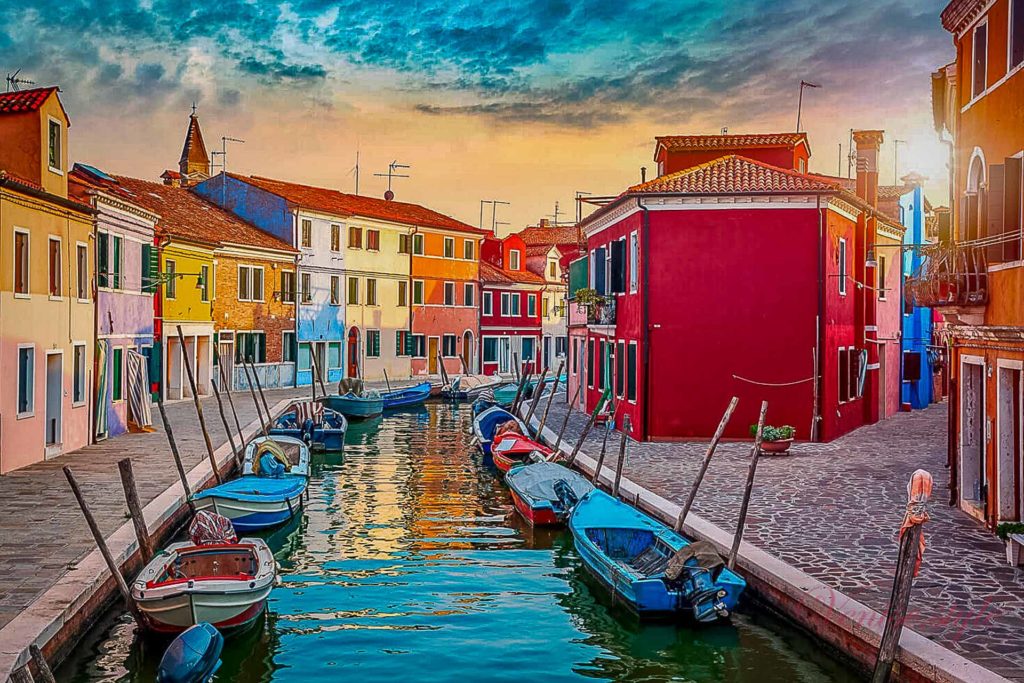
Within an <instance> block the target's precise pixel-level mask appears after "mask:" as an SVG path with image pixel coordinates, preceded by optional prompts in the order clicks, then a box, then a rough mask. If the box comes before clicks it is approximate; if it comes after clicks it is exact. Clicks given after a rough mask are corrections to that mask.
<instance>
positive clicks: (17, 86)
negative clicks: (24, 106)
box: [4, 69, 36, 92]
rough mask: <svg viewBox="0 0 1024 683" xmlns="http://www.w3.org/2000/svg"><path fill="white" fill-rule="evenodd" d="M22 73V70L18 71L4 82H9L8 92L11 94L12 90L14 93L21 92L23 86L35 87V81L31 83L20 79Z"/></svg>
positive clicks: (9, 75)
mask: <svg viewBox="0 0 1024 683" xmlns="http://www.w3.org/2000/svg"><path fill="white" fill-rule="evenodd" d="M20 73H21V69H18V70H17V71H15V72H14V73H8V74H7V78H6V79H4V80H6V81H7V92H11V91H12V90H13V91H14V92H18V91H19V90H21V86H23V85H35V84H36V82H35V81H30V80H28V79H27V78H20V77H19V76H18V74H20Z"/></svg>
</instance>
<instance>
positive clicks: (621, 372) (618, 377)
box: [615, 341, 626, 398]
mask: <svg viewBox="0 0 1024 683" xmlns="http://www.w3.org/2000/svg"><path fill="white" fill-rule="evenodd" d="M625 393H626V342H622V341H620V342H619V344H618V349H617V350H616V352H615V395H616V396H618V397H619V398H622V395H623V394H625Z"/></svg>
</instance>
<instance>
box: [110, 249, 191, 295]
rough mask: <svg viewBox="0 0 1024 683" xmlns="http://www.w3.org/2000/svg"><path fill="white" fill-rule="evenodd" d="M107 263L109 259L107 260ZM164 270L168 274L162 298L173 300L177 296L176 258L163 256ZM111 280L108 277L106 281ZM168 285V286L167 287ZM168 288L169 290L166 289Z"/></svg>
mask: <svg viewBox="0 0 1024 683" xmlns="http://www.w3.org/2000/svg"><path fill="white" fill-rule="evenodd" d="M108 263H109V261H108ZM164 272H165V273H167V274H169V275H170V277H169V278H167V281H166V284H165V285H164V298H165V299H170V300H171V301H174V300H176V299H177V298H178V261H177V259H172V258H165V259H164ZM110 282H111V281H110V280H109V278H108V281H107V283H108V284H109V283H110ZM168 285H169V288H168ZM168 289H169V290H170V291H168Z"/></svg>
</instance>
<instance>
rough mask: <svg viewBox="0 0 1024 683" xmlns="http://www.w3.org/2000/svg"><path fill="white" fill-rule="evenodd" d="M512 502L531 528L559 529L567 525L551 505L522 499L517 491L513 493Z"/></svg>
mask: <svg viewBox="0 0 1024 683" xmlns="http://www.w3.org/2000/svg"><path fill="white" fill-rule="evenodd" d="M512 502H513V504H515V506H516V511H517V512H518V513H519V514H520V515H521V516H522V518H523V519H525V520H526V521H527V522H528V523H529V524H530V526H547V527H559V526H563V525H564V524H565V522H564V520H563V519H562V518H560V517H559V516H558V514H557V513H555V511H554V509H553V508H552V507H551V505H550V503H546V502H543V501H541V502H534V503H531V502H530V501H528V500H526V499H525V498H523V497H521V496H520V495H519V494H518V493H516V492H515V490H513V491H512Z"/></svg>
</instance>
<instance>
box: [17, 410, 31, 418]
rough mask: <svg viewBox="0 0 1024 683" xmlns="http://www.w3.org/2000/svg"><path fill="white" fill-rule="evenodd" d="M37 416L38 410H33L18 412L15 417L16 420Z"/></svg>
mask: <svg viewBox="0 0 1024 683" xmlns="http://www.w3.org/2000/svg"><path fill="white" fill-rule="evenodd" d="M35 416H36V411H35V410H33V411H32V412H30V413H18V414H17V416H16V417H15V418H14V419H16V420H27V419H29V418H30V417H35Z"/></svg>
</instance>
